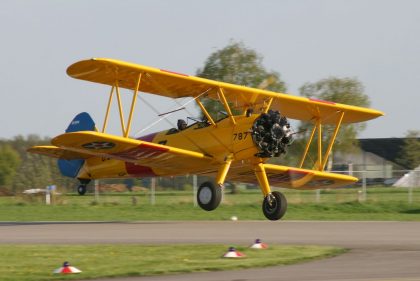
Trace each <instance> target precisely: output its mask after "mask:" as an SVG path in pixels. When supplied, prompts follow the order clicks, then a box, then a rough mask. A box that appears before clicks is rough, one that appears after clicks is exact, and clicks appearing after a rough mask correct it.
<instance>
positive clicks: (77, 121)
mask: <svg viewBox="0 0 420 281" xmlns="http://www.w3.org/2000/svg"><path fill="white" fill-rule="evenodd" d="M79 131H96V127H95V122H94V121H93V119H92V117H90V115H89V113H87V112H82V113H79V114H77V115H76V117H74V118H73V120H72V121H71V122H70V125H69V126H68V127H67V129H66V133H71V132H79Z"/></svg>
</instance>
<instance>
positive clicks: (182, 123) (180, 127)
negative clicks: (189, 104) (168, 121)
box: [177, 119, 187, 131]
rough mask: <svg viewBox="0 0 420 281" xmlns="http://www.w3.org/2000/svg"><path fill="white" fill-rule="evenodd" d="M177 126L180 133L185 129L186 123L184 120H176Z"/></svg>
mask: <svg viewBox="0 0 420 281" xmlns="http://www.w3.org/2000/svg"><path fill="white" fill-rule="evenodd" d="M177 126H178V130H180V131H182V130H184V129H185V128H187V122H185V120H183V119H178V123H177Z"/></svg>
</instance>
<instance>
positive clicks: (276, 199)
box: [262, 191, 287, 221]
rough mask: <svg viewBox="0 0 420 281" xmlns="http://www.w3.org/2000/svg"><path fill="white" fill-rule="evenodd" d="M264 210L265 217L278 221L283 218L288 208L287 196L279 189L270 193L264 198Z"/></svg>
mask: <svg viewBox="0 0 420 281" xmlns="http://www.w3.org/2000/svg"><path fill="white" fill-rule="evenodd" d="M262 210H263V213H264V215H265V217H266V218H267V219H269V220H272V221H276V220H279V219H281V218H282V217H283V216H284V214H285V213H286V210H287V200H286V197H285V196H284V195H283V194H282V193H280V192H278V191H273V192H271V193H269V194H268V195H267V196H266V197H265V198H264V200H263V204H262Z"/></svg>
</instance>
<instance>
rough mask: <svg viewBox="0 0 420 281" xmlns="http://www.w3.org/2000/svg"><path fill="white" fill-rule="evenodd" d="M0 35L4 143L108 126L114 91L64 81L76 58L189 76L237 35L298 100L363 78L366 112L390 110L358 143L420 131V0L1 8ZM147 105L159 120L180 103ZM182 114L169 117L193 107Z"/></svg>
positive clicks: (140, 111) (96, 1)
mask: <svg viewBox="0 0 420 281" xmlns="http://www.w3.org/2000/svg"><path fill="white" fill-rule="evenodd" d="M0 34H1V41H0V42H1V43H0V61H1V68H0V81H1V90H0V96H1V102H0V120H1V123H0V124H1V125H0V126H1V127H0V129H1V130H0V138H12V137H13V136H16V135H19V134H20V135H27V134H31V133H34V134H39V135H41V136H50V137H52V136H55V135H58V134H61V133H62V132H63V131H64V129H65V128H66V127H67V125H68V123H69V122H70V121H71V119H72V118H73V116H74V115H76V114H77V113H79V112H82V111H87V112H89V113H91V115H92V117H93V118H94V120H96V121H97V123H98V125H99V126H101V125H102V122H103V115H104V111H105V106H106V102H107V95H108V92H109V88H108V87H105V86H102V85H97V84H92V83H88V82H85V81H80V80H74V79H72V78H70V77H68V76H67V75H66V73H65V70H66V68H67V66H69V65H70V64H72V63H74V62H76V61H78V60H82V59H88V58H91V57H110V58H115V59H120V60H125V61H129V62H134V63H138V64H143V65H148V66H153V67H158V68H164V69H169V70H172V71H177V72H183V73H187V74H194V73H195V72H196V70H197V69H198V68H200V67H202V66H203V64H204V61H205V60H206V58H207V57H208V56H209V55H210V54H211V53H212V52H214V51H216V50H218V49H220V48H223V47H224V46H226V45H227V44H228V43H229V42H230V40H232V39H233V40H236V41H242V42H244V44H245V45H246V46H247V47H249V48H251V49H254V50H256V51H257V52H258V53H260V54H261V55H262V56H263V57H264V61H263V64H264V65H265V66H266V67H267V68H268V69H269V70H275V71H278V72H279V73H280V74H281V76H282V78H283V80H285V82H286V83H287V86H288V92H289V93H290V94H293V95H298V94H299V93H298V89H299V87H300V86H301V85H302V84H303V83H305V82H316V81H318V80H320V79H323V78H327V77H329V76H332V75H334V76H338V77H355V78H358V79H359V80H360V81H361V82H362V83H363V84H364V86H365V93H366V94H367V95H369V97H370V100H371V107H372V108H375V109H378V110H382V111H384V112H385V114H386V116H385V117H381V118H379V119H376V120H374V121H371V122H368V126H367V129H366V130H365V131H364V132H363V133H362V134H361V136H360V137H369V138H378V137H403V136H404V135H405V133H406V132H407V131H408V130H413V129H417V130H419V129H420V125H419V121H420V113H419V108H420V106H419V103H420V92H419V86H418V85H419V83H420V1H414V0H413V1H408V0H396V1H384V0H377V1H374V0H356V1H355V0H352V1H344V0H343V1H340V0H330V1H316V0H312V1H310V0H307V1H303V0H302V1H299V0H290V1H281V0H273V1H268V0H266V1H257V0H254V1H246V0H231V1H224V0H211V1H192V0H191V1H186V0H177V1H173V0H167V1H156V0H154V1H134V0H133V1H122V0H119V1H117V0H115V1H110V0H109V1H104V0H72V1H64V0H62V1H60V0H50V1H47V0H37V1H29V0H28V1H23V0H10V1H9V0H6V1H5V0H2V1H1V8H0ZM127 96H128V95H127ZM125 101H128V100H127V99H126V100H125ZM147 101H148V102H152V103H153V106H154V107H155V110H156V111H159V112H164V111H165V110H168V109H170V108H173V106H174V104H173V103H171V102H169V101H167V100H163V101H162V100H159V99H156V98H150V97H148V98H147ZM179 114H180V115H177V116H173V118H175V119H176V118H178V116H181V117H186V116H188V115H190V114H196V111H194V110H193V109H192V110H190V113H187V112H181V113H179ZM114 117H116V116H115V113H114ZM135 118H136V120H135V125H134V127H133V133H135V132H138V131H139V130H141V128H144V127H145V126H147V125H148V124H150V123H151V122H153V120H156V119H157V116H156V113H155V111H154V110H152V109H150V108H148V107H147V105H146V104H145V103H144V102H140V103H139V104H138V106H137V112H136V115H135ZM114 119H116V118H114ZM111 125H112V126H113V128H110V129H111V131H110V132H115V133H116V132H117V131H116V129H117V126H116V125H117V123H116V122H114V123H113V124H111ZM168 126H169V124H168V123H167V122H161V123H159V124H158V125H157V126H156V127H155V128H153V129H155V130H159V129H162V128H164V127H168ZM153 129H152V131H153Z"/></svg>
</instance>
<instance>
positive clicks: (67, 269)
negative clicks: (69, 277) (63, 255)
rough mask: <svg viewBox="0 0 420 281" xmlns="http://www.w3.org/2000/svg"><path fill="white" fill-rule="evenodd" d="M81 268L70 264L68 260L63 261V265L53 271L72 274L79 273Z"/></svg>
mask: <svg viewBox="0 0 420 281" xmlns="http://www.w3.org/2000/svg"><path fill="white" fill-rule="evenodd" d="M80 272H82V271H81V270H79V269H77V268H75V267H74V266H71V265H70V264H69V262H68V261H65V262H64V263H63V266H62V267H60V268H57V269H56V270H54V273H57V274H73V273H80Z"/></svg>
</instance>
